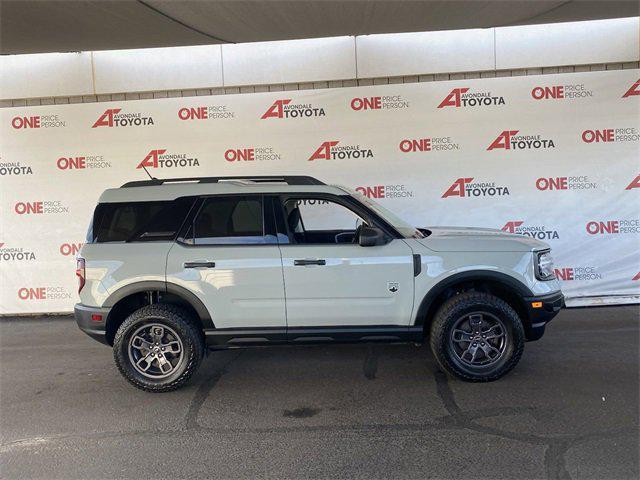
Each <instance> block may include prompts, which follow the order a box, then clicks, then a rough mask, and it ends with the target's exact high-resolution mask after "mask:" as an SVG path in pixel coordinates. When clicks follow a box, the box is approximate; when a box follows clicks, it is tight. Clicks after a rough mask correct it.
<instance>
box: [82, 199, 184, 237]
mask: <svg viewBox="0 0 640 480" xmlns="http://www.w3.org/2000/svg"><path fill="white" fill-rule="evenodd" d="M194 201H195V199H193V198H178V199H176V200H171V201H159V202H127V203H101V204H98V206H97V207H96V211H95V213H94V215H93V222H92V227H93V228H92V227H91V226H90V227H89V233H88V235H87V240H88V241H90V243H108V242H149V241H171V240H173V239H174V238H175V236H176V233H177V231H178V229H179V228H180V226H181V225H182V223H183V222H184V220H185V217H186V216H187V214H188V213H189V210H190V209H191V206H192V205H193V202H194Z"/></svg>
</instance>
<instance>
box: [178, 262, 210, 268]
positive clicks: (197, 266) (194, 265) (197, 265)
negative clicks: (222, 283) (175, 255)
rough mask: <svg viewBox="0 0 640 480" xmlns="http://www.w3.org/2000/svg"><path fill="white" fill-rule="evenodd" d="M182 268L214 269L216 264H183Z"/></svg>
mask: <svg viewBox="0 0 640 480" xmlns="http://www.w3.org/2000/svg"><path fill="white" fill-rule="evenodd" d="M182 266H183V267H184V268H216V262H184V263H183V264H182Z"/></svg>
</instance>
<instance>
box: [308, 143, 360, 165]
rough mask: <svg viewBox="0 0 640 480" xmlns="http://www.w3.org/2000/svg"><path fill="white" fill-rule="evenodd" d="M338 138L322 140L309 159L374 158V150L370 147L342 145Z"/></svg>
mask: <svg viewBox="0 0 640 480" xmlns="http://www.w3.org/2000/svg"><path fill="white" fill-rule="evenodd" d="M339 143H340V142H339V141H337V140H334V141H331V142H322V145H320V146H319V147H318V148H317V149H316V151H315V152H313V155H311V156H310V157H309V161H310V162H312V161H313V160H344V159H351V158H373V151H372V150H371V149H370V148H362V147H360V145H340V146H338V144H339Z"/></svg>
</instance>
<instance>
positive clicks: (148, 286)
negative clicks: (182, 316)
mask: <svg viewBox="0 0 640 480" xmlns="http://www.w3.org/2000/svg"><path fill="white" fill-rule="evenodd" d="M150 290H157V291H160V292H167V293H171V294H173V295H176V296H178V297H180V298H181V299H182V300H184V301H185V302H186V303H188V304H189V305H191V307H193V309H194V310H195V311H196V313H197V314H198V316H199V317H200V323H202V328H204V329H211V328H215V325H214V324H213V320H212V319H211V315H210V314H209V310H207V307H206V306H205V304H204V303H202V300H200V299H199V298H198V297H197V296H196V295H195V294H194V293H192V292H190V291H189V290H187V289H186V288H184V287H181V286H180V285H176V284H175V283H168V282H162V281H157V280H147V281H142V282H135V283H130V284H128V285H125V286H123V287H120V288H119V289H118V290H116V291H115V292H113V293H112V294H110V295H109V296H108V297H107V299H106V300H105V301H104V304H103V305H102V306H103V307H104V308H113V306H114V305H115V304H116V303H118V302H119V301H120V300H122V299H123V298H125V297H128V296H129V295H132V294H134V293H140V292H147V291H150Z"/></svg>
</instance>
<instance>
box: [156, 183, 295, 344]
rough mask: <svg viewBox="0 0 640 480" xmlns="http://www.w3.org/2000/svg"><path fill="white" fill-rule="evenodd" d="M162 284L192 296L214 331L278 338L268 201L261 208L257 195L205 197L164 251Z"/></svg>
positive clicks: (275, 252)
mask: <svg viewBox="0 0 640 480" xmlns="http://www.w3.org/2000/svg"><path fill="white" fill-rule="evenodd" d="M167 282H168V283H174V284H177V285H179V286H182V287H185V288H187V289H188V290H189V291H191V292H193V293H194V294H195V295H197V296H198V298H199V299H200V300H201V301H202V302H203V303H204V305H205V306H206V307H207V309H208V310H209V313H210V315H211V319H212V320H213V323H214V325H215V328H216V331H220V330H221V329H234V330H237V329H245V330H247V332H245V333H244V334H242V335H243V336H248V337H252V336H253V337H256V336H257V337H260V336H261V334H256V335H251V333H250V331H251V330H253V331H255V329H256V327H259V328H265V327H269V328H270V329H273V331H274V332H277V331H278V328H279V330H280V332H281V333H282V335H284V331H285V328H286V317H285V303H284V285H283V279H282V263H281V259H280V251H279V249H278V245H277V241H276V236H275V227H274V223H273V211H272V208H271V203H269V208H268V209H265V208H264V197H263V196H262V195H224V196H223V195H217V196H211V197H205V198H204V199H203V200H202V202H201V206H200V208H199V211H198V212H197V214H196V215H195V217H194V218H193V220H192V221H190V224H189V225H188V226H187V227H185V228H184V229H183V235H182V238H179V239H178V241H177V242H176V243H175V244H174V245H173V247H172V248H171V250H170V251H169V255H168V258H167ZM276 327H277V328H276ZM236 333H237V332H236ZM240 333H242V332H240ZM208 334H210V335H214V334H217V333H215V332H208Z"/></svg>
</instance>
